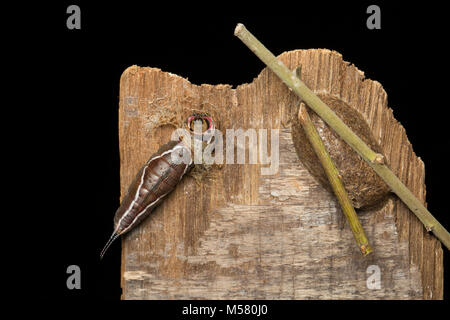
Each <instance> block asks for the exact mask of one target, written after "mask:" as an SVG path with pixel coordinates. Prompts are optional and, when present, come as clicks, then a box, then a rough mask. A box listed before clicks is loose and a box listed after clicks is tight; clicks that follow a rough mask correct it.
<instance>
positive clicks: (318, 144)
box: [298, 102, 372, 256]
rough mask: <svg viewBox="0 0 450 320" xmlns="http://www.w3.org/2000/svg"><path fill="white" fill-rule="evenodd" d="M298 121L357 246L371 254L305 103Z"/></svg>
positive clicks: (363, 252)
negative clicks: (321, 167)
mask: <svg viewBox="0 0 450 320" xmlns="http://www.w3.org/2000/svg"><path fill="white" fill-rule="evenodd" d="M298 120H299V121H300V123H301V125H302V127H303V130H304V131H305V133H306V136H307V137H308V140H309V142H310V143H311V145H312V147H313V149H314V151H315V153H316V154H317V157H318V158H319V160H320V163H321V164H322V166H323V169H324V170H325V173H326V175H327V178H328V181H329V182H330V185H331V187H332V188H333V191H334V194H335V195H336V198H337V199H338V201H339V204H340V205H341V208H342V212H343V213H344V215H345V217H346V218H347V220H348V223H349V224H350V228H351V229H352V232H353V236H354V237H355V240H356V244H357V245H358V247H359V249H360V250H361V253H362V254H363V256H365V255H367V254H369V253H370V252H372V248H371V247H370V245H369V241H368V240H367V237H366V235H365V233H364V229H363V227H362V225H361V222H360V221H359V219H358V216H357V215H356V212H355V209H354V208H353V206H352V203H351V202H350V199H349V198H348V194H347V191H346V190H345V188H344V185H343V184H342V181H341V179H340V175H339V171H338V169H337V168H336V166H335V165H334V163H333V161H332V160H331V157H330V155H329V154H328V152H327V150H326V148H325V145H324V144H323V141H322V139H321V138H320V136H319V134H318V133H317V130H316V128H315V127H314V124H313V123H312V121H311V119H310V117H309V114H308V111H307V110H306V106H305V104H304V103H303V102H302V103H300V109H299V111H298Z"/></svg>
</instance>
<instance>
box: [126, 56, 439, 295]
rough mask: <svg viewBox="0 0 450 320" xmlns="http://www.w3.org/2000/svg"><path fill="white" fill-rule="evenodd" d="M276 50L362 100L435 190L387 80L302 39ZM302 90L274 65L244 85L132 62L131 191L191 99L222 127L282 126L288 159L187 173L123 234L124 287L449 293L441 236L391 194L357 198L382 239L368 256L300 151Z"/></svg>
mask: <svg viewBox="0 0 450 320" xmlns="http://www.w3.org/2000/svg"><path fill="white" fill-rule="evenodd" d="M279 58H280V59H281V60H282V61H283V62H284V63H285V64H286V65H287V66H288V67H290V68H291V69H294V68H295V67H297V66H298V65H299V64H301V65H302V80H303V81H304V82H305V83H306V85H307V86H308V87H309V88H311V89H312V90H314V91H315V92H316V93H318V94H320V95H322V96H328V97H329V98H330V99H338V100H340V101H342V102H343V103H344V104H345V105H347V106H348V107H349V108H352V109H354V111H356V112H357V113H358V114H359V115H360V116H361V118H362V119H363V121H365V122H366V124H367V126H368V128H369V129H370V131H371V134H372V139H373V140H374V143H376V144H377V145H379V146H380V148H381V151H382V153H383V154H384V155H385V156H386V158H387V161H388V163H389V165H390V167H391V169H392V170H393V171H394V173H395V174H396V175H397V176H399V177H400V179H401V180H402V181H403V182H404V183H405V184H406V185H407V186H408V187H409V188H410V190H411V191H412V192H413V193H414V194H415V195H416V196H417V197H418V198H419V199H420V200H422V201H424V202H425V185H424V174H425V171H424V165H423V162H422V161H421V160H420V158H418V157H417V156H416V155H415V154H414V152H413V150H412V146H411V144H410V142H409V141H408V139H407V136H406V133H405V130H404V128H403V127H402V126H401V124H400V123H399V122H397V121H396V120H395V119H394V117H393V114H392V110H391V109H389V108H388V107H387V95H386V92H385V91H384V89H383V88H382V86H381V85H380V83H378V82H376V81H372V80H368V79H364V74H363V73H362V72H361V71H359V70H358V69H357V68H356V67H355V66H353V65H350V64H349V63H348V62H345V61H343V59H342V56H341V55H340V54H339V53H337V52H334V51H329V50H324V49H320V50H318V49H314V50H296V51H290V52H286V53H283V54H282V55H280V56H279ZM298 104H299V99H298V98H297V97H296V96H295V95H294V94H293V93H292V92H290V91H289V90H288V88H287V87H286V86H285V85H284V84H283V83H282V82H281V81H280V80H279V79H278V78H277V77H276V76H275V75H274V74H273V73H272V72H270V71H269V70H267V69H264V70H263V71H262V72H261V73H260V74H259V75H258V77H257V78H256V79H254V81H253V82H252V83H250V84H243V85H240V86H238V87H237V88H235V89H233V88H232V87H231V86H229V85H217V86H212V85H205V84H204V85H201V86H198V85H194V84H192V83H190V82H189V81H188V80H186V79H183V78H181V77H179V76H176V75H174V74H170V73H167V72H162V71H161V70H159V69H155V68H140V67H137V66H132V67H130V68H128V69H127V70H125V72H124V73H123V75H122V77H121V80H120V106H119V139H120V157H121V191H122V197H123V195H124V192H126V190H127V187H128V185H129V183H130V182H131V181H132V179H133V177H134V175H135V174H136V172H137V171H138V170H139V168H140V167H141V166H142V165H143V164H144V163H145V161H146V160H147V159H148V157H149V156H150V155H151V154H152V153H153V152H154V151H156V150H157V149H158V147H159V146H160V145H161V144H163V143H166V142H167V141H168V140H169V139H170V134H171V133H172V130H173V129H174V127H176V126H179V125H181V123H182V120H183V119H184V117H185V116H186V115H187V114H188V113H190V112H191V111H192V110H193V109H194V110H205V111H208V112H210V113H211V114H212V115H213V117H215V119H216V120H217V122H218V124H219V129H221V130H222V131H223V132H224V133H225V129H231V128H233V129H239V128H242V129H243V130H244V131H245V130H246V129H248V128H254V129H259V128H265V129H271V128H272V129H279V130H280V140H279V144H280V167H279V170H278V172H277V173H276V174H274V175H262V174H261V168H263V167H267V165H260V164H243V165H240V164H233V165H229V164H227V165H224V166H223V167H221V168H220V167H213V168H211V169H210V170H208V171H207V172H206V173H204V174H201V175H196V176H195V177H196V179H194V176H188V177H186V178H185V179H183V181H182V182H181V183H180V185H179V186H178V187H177V188H176V190H175V191H174V192H173V193H172V194H170V195H169V196H168V197H167V198H166V199H165V201H164V202H163V203H162V204H161V206H159V207H158V208H157V209H156V210H155V211H154V212H153V214H152V215H151V216H150V217H149V218H147V219H146V220H145V221H144V222H143V223H142V224H141V225H140V226H139V227H138V228H136V229H135V230H133V231H131V232H130V233H129V234H127V235H126V236H125V237H123V240H122V248H123V250H122V289H123V293H122V298H123V299H442V297H443V253H442V249H441V245H440V242H439V241H438V240H436V239H435V238H434V237H433V236H432V235H429V234H427V232H426V231H425V229H424V228H423V226H422V224H421V223H420V222H419V220H418V219H417V218H416V217H415V216H414V214H412V213H411V212H410V211H409V210H408V208H407V207H406V206H405V205H404V204H403V203H402V202H401V201H400V200H399V199H398V198H396V197H395V196H393V195H387V196H386V197H385V199H383V201H382V203H381V205H380V206H378V207H375V208H372V209H367V210H365V211H362V212H360V214H359V215H360V219H361V222H362V224H363V227H364V229H365V231H366V233H367V236H368V238H369V241H370V243H371V245H372V247H373V250H374V252H373V253H372V254H370V255H369V256H367V257H365V258H363V257H362V256H361V254H360V252H359V249H358V248H357V246H356V244H355V242H354V239H353V235H352V233H351V231H350V228H349V226H348V224H347V222H346V220H345V218H344V217H343V214H342V212H341V210H340V208H339V205H338V203H337V200H336V199H335V197H334V196H333V195H332V194H331V193H330V192H329V191H327V190H326V189H325V188H324V187H323V186H322V184H320V183H319V182H318V181H317V180H316V179H315V178H314V177H313V176H312V175H311V174H310V172H309V171H308V170H307V169H306V167H305V165H304V164H303V163H302V162H301V161H300V160H299V157H298V155H297V153H296V150H295V148H294V142H293V138H292V132H291V125H290V124H292V123H293V119H292V114H295V109H297V108H298ZM268 138H269V139H268V140H270V131H269V132H268ZM259 142H260V141H258V143H259ZM269 153H270V148H269ZM247 159H248V155H247ZM247 162H248V160H247ZM199 177H200V178H199ZM371 265H375V266H378V267H379V269H380V271H381V273H380V276H381V278H380V279H381V282H380V285H381V286H380V288H379V289H373V288H372V289H371V285H370V284H369V285H368V281H369V282H370V280H371V279H373V275H372V273H371V272H370V270H372V268H369V266H371ZM371 275H372V277H371Z"/></svg>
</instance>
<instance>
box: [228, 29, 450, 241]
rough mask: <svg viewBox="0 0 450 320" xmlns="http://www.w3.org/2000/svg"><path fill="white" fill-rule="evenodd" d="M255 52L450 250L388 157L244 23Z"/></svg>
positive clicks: (241, 32) (243, 33)
mask: <svg viewBox="0 0 450 320" xmlns="http://www.w3.org/2000/svg"><path fill="white" fill-rule="evenodd" d="M234 34H235V36H237V37H238V38H239V39H240V40H241V41H242V42H244V44H245V45H246V46H247V47H248V48H249V49H250V50H251V51H253V53H254V54H255V55H256V56H257V57H258V58H259V59H261V61H263V62H264V63H265V64H266V65H267V66H268V67H269V68H270V69H271V70H272V71H273V72H274V73H275V74H276V75H277V76H278V77H279V78H280V79H281V80H282V81H283V82H284V83H285V84H286V85H287V86H288V87H289V88H290V89H291V90H292V91H293V92H294V93H295V94H296V95H298V96H299V97H300V98H301V99H303V101H305V103H306V104H307V105H308V106H309V107H310V108H311V109H313V110H314V111H315V112H316V113H317V114H318V115H319V116H320V117H321V118H322V119H323V120H324V121H325V122H326V123H327V124H328V125H329V126H330V127H331V128H332V129H333V130H334V131H335V132H337V133H338V134H339V136H340V137H341V138H342V139H343V140H344V141H345V142H347V143H348V144H349V145H350V147H352V148H353V150H355V151H356V152H357V153H358V154H359V155H360V156H361V157H362V158H363V159H364V160H365V161H367V163H368V164H369V165H370V166H371V167H372V168H373V169H374V170H375V172H376V173H377V174H378V175H379V176H380V177H381V178H382V179H383V180H384V181H385V182H386V184H387V185H388V186H389V187H390V188H391V190H392V191H393V192H394V193H395V194H396V195H397V196H398V197H399V198H400V199H401V200H402V201H403V202H404V203H405V204H406V205H407V206H408V208H409V209H410V210H411V211H412V212H413V213H414V214H415V215H416V216H417V218H419V220H420V221H421V222H422V223H423V225H424V226H425V228H426V229H427V230H428V231H432V232H433V233H434V234H435V236H436V237H437V238H438V239H439V240H441V241H442V243H443V244H444V245H445V246H446V247H447V249H450V234H449V232H448V231H447V230H446V229H445V228H444V227H443V226H442V225H441V224H440V223H439V221H437V220H436V218H434V217H433V215H432V214H431V213H430V212H429V211H428V210H427V208H425V206H424V205H423V204H422V202H421V201H420V200H419V199H417V198H416V197H415V196H414V194H413V193H412V192H411V191H410V190H409V189H408V188H407V187H406V186H405V185H404V184H403V183H402V182H401V181H400V179H399V178H397V176H396V175H395V174H394V173H393V172H392V171H391V170H390V169H389V168H388V167H387V166H386V165H385V164H384V157H383V156H382V155H381V154H378V153H376V152H374V151H373V150H372V149H370V147H369V146H367V145H366V144H365V143H364V141H362V140H361V139H360V138H359V137H358V136H357V135H356V134H355V133H354V132H353V131H352V130H351V129H350V128H349V127H348V126H347V125H346V124H345V123H344V122H343V121H342V120H341V119H340V118H339V117H338V116H337V115H336V114H335V113H334V112H333V111H332V110H331V109H330V108H329V107H328V106H327V105H326V104H325V103H324V102H323V101H322V100H320V99H319V97H318V96H316V95H315V94H314V92H312V91H311V90H310V89H309V88H308V87H307V86H306V85H305V84H304V83H303V81H301V80H300V79H298V78H297V76H296V75H295V72H292V71H291V70H289V69H288V68H287V67H286V66H285V65H284V64H283V63H282V62H281V61H280V60H278V59H277V58H276V57H275V56H274V55H273V54H272V53H271V52H270V51H269V50H267V48H266V47H264V45H263V44H262V43H261V42H259V41H258V39H256V38H255V37H254V36H253V35H252V34H251V33H250V32H249V31H248V30H247V29H246V28H245V27H244V25H243V24H238V25H237V26H236V29H235V31H234Z"/></svg>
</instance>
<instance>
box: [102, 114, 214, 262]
mask: <svg viewBox="0 0 450 320" xmlns="http://www.w3.org/2000/svg"><path fill="white" fill-rule="evenodd" d="M200 121H201V122H200ZM186 123H187V127H188V129H189V130H190V133H191V136H192V137H193V138H194V139H200V140H202V141H203V142H205V141H206V143H207V144H208V143H210V142H211V138H212V136H213V134H214V131H215V125H214V122H213V120H212V118H211V117H210V116H209V115H208V114H206V113H194V114H192V115H191V116H190V117H189V118H188V119H187V121H186ZM194 123H199V124H201V127H202V129H201V134H197V133H194ZM188 145H191V144H187V143H185V141H183V140H182V139H180V140H178V141H170V142H168V143H167V144H165V145H163V146H161V148H159V150H158V151H157V152H156V153H155V154H153V155H152V156H151V157H150V159H149V160H148V161H147V162H146V163H145V164H144V166H143V167H142V168H141V169H140V170H139V172H138V173H137V175H136V177H135V178H134V180H133V182H132V183H131V185H130V186H129V188H128V192H127V193H126V195H125V197H124V198H123V200H122V203H121V204H120V207H119V208H118V209H117V211H116V213H115V216H114V231H113V233H112V235H111V237H110V238H109V240H108V242H107V243H106V245H105V247H104V248H103V250H102V251H101V253H100V258H102V257H103V255H104V254H105V252H106V251H107V250H108V248H109V246H110V245H111V244H112V243H113V242H114V240H116V239H117V238H118V237H119V236H120V235H122V234H125V233H126V232H128V231H129V230H131V229H132V228H134V227H136V226H137V225H138V224H139V223H140V222H141V221H142V220H144V219H145V218H146V217H147V216H148V215H149V214H150V213H151V212H152V211H153V209H155V208H156V207H157V206H158V205H159V204H160V203H161V201H162V200H163V199H164V197H166V196H167V195H168V194H169V193H170V192H171V191H172V190H174V189H175V187H176V185H177V184H178V183H179V182H180V181H181V179H182V178H183V177H184V176H185V175H186V173H187V172H189V170H191V169H192V167H193V159H192V155H191V154H192V152H191V148H190V147H189V146H188Z"/></svg>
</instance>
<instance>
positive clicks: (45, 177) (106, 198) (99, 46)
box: [10, 1, 450, 307]
mask: <svg viewBox="0 0 450 320" xmlns="http://www.w3.org/2000/svg"><path fill="white" fill-rule="evenodd" d="M296 3H297V4H296V5H295V6H294V5H292V4H291V3H283V2H278V1H277V2H276V4H277V8H276V9H274V8H272V7H269V6H266V7H265V5H264V4H263V3H259V4H257V3H255V4H254V6H256V7H254V8H258V9H254V10H253V9H251V7H250V6H247V5H246V6H245V8H243V7H242V6H240V5H239V3H237V2H236V3H234V2H221V3H219V4H212V3H209V4H206V3H205V4H195V5H194V4H189V3H185V4H184V5H180V4H177V3H172V2H170V3H169V2H167V3H159V2H148V3H147V4H146V5H143V4H133V3H131V2H130V1H127V2H125V3H124V4H121V5H119V4H111V3H107V2H105V3H97V5H95V6H94V5H93V4H92V3H88V2H87V1H74V2H61V3H57V4H52V5H50V4H38V5H35V6H33V7H27V6H24V8H17V9H16V11H15V13H17V14H18V18H17V19H16V20H15V23H13V24H11V25H10V30H11V31H14V30H15V29H17V28H18V27H19V26H21V25H23V24H24V23H25V22H26V23H27V25H29V27H27V28H25V32H24V33H23V37H22V36H21V37H11V40H12V41H13V46H14V47H15V48H20V54H23V55H24V56H26V57H27V59H26V60H22V63H21V67H23V69H24V70H23V71H20V73H19V77H20V79H21V82H20V83H21V85H20V86H19V89H21V93H20V94H21V96H20V97H18V98H19V99H20V100H21V101H26V103H25V105H26V109H25V111H22V112H25V113H26V116H27V118H28V117H29V118H30V119H31V122H32V125H31V126H30V128H31V129H30V135H29V136H28V138H27V139H26V142H27V143H26V144H25V145H26V147H23V149H26V150H22V151H26V152H27V153H28V154H32V155H33V157H35V158H36V159H37V161H36V162H35V163H36V164H37V163H38V164H39V170H36V172H37V176H36V177H34V182H35V184H34V186H33V188H34V189H33V190H34V192H33V195H32V196H31V198H32V199H33V201H32V202H33V203H32V204H33V207H34V210H33V211H32V213H31V214H30V215H29V216H27V217H26V220H25V221H23V223H25V224H26V225H27V226H29V227H30V229H31V230H30V234H29V235H30V240H29V241H28V242H27V252H28V253H27V255H26V258H27V259H29V261H31V262H30V263H28V264H27V266H31V267H30V268H31V270H32V274H33V275H34V276H33V277H32V278H33V289H34V290H35V291H36V294H35V297H36V298H38V299H40V298H43V299H58V300H64V301H80V300H116V299H119V298H120V293H121V291H120V242H119V241H118V242H117V243H115V244H114V245H113V246H112V247H111V248H110V251H109V252H108V253H107V255H106V256H105V258H104V259H103V260H102V261H99V251H100V250H101V248H102V247H103V245H104V243H105V241H106V240H107V238H108V237H109V236H110V234H111V231H112V227H113V225H112V223H113V221H112V218H113V214H114V212H115V210H116V208H117V207H118V205H119V186H120V184H119V183H120V181H119V152H118V127H117V122H118V114H117V113H118V99H119V78H120V75H121V73H122V72H123V71H124V70H125V69H126V68H127V67H128V66H130V65H134V64H136V65H139V66H151V67H157V68H161V69H162V70H163V71H168V72H171V73H174V74H178V75H180V76H182V77H187V78H189V80H190V81H191V82H192V83H194V84H201V83H209V84H219V83H228V84H232V85H233V86H236V85H239V84H241V83H245V82H251V81H252V80H253V78H254V77H256V76H257V75H258V73H259V72H260V71H261V70H262V69H263V68H264V65H263V63H262V62H260V60H259V59H258V58H256V56H254V55H253V53H251V52H250V51H249V50H248V48H247V47H245V45H244V44H243V43H242V42H241V41H240V40H238V39H237V38H236V37H234V36H233V31H234V27H235V26H236V24H237V23H238V22H241V23H244V24H245V26H246V27H247V29H248V30H250V31H251V32H252V33H253V34H254V35H255V36H256V37H258V39H259V40H260V41H261V42H263V43H264V44H265V46H266V47H267V48H269V49H270V50H271V51H272V52H273V53H274V54H275V55H278V54H281V53H282V52H284V51H288V50H293V49H308V48H328V49H332V50H336V51H338V52H340V53H341V54H342V55H343V58H344V60H346V61H350V62H351V63H353V64H355V65H356V66H357V67H358V68H359V69H360V70H362V71H364V72H365V75H366V77H367V78H370V79H374V80H377V81H379V82H380V83H381V84H382V85H383V87H384V88H385V90H386V91H387V93H388V97H389V106H390V107H391V108H392V109H393V110H394V116H395V118H396V119H397V120H399V121H400V122H401V123H402V125H403V126H404V127H405V129H406V132H407V135H408V138H409V140H410V141H411V143H412V145H413V147H414V151H415V152H416V154H417V155H418V156H419V157H421V159H422V160H423V161H424V163H425V168H426V186H427V202H428V208H429V209H430V211H431V212H432V213H433V214H434V215H435V217H436V218H438V220H439V221H441V223H442V224H443V225H444V226H445V227H446V228H447V229H449V228H450V222H449V218H448V215H447V211H448V209H447V198H448V197H447V193H448V187H446V184H445V183H444V182H443V181H444V180H445V179H448V178H449V177H448V173H447V172H446V171H445V168H446V166H447V163H448V162H447V161H448V160H447V159H448V151H447V149H448V147H449V143H448V129H447V125H446V119H445V118H444V117H443V116H442V114H443V112H445V111H446V109H447V108H448V102H447V101H446V99H445V96H446V95H447V92H448V88H447V87H448V83H447V77H446V76H445V75H446V74H448V73H449V62H448V61H449V60H448V57H447V52H448V51H447V50H446V49H444V46H445V45H446V43H447V37H448V36H447V34H448V27H447V23H446V16H445V12H444V10H443V8H441V7H439V6H432V5H430V6H429V7H426V8H424V7H419V6H415V5H413V4H411V3H398V4H396V5H393V4H387V3H384V2H376V1H375V2H365V1H362V2H358V3H355V4H352V3H346V4H342V3H339V4H336V3H334V4H331V3H330V4H329V3H326V2H320V3H319V2H317V3H309V4H306V3H303V2H296ZM71 4H77V5H79V6H80V8H81V30H68V29H67V28H66V19H67V17H68V14H66V9H67V7H68V6H69V5H71ZM370 4H378V5H379V6H380V8H381V15H382V18H381V19H382V22H381V26H382V28H381V30H368V29H367V27H366V19H367V17H368V14H366V8H367V6H368V5H370ZM24 88H26V89H24ZM23 141H24V140H22V142H23ZM25 161H26V160H25ZM444 254H445V261H444V262H445V265H448V262H449V261H448V257H449V254H448V251H447V250H446V249H444ZM71 264H75V265H79V266H80V267H81V271H82V289H81V290H68V289H67V288H66V278H67V274H66V268H67V266H69V265H71ZM29 270H30V269H29ZM445 279H446V281H445V285H446V291H445V297H446V298H447V299H448V297H449V292H448V287H449V286H448V281H447V279H448V272H446V274H445ZM166 307H167V305H166Z"/></svg>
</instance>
